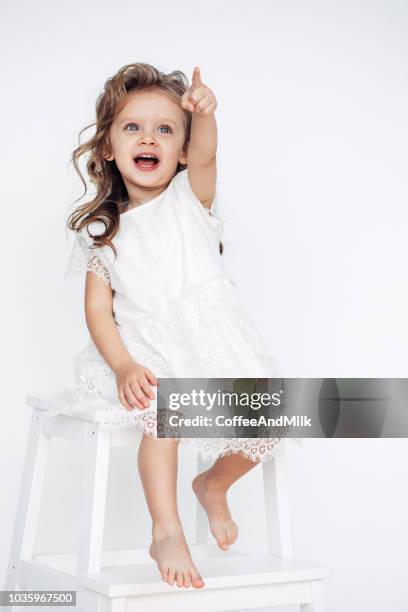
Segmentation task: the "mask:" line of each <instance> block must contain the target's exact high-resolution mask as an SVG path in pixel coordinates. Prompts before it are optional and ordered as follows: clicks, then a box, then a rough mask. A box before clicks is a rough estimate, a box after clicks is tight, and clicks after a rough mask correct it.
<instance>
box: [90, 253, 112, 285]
mask: <svg viewBox="0 0 408 612" xmlns="http://www.w3.org/2000/svg"><path fill="white" fill-rule="evenodd" d="M86 271H87V272H92V273H93V274H95V275H96V276H97V277H98V278H100V279H101V280H102V281H103V283H104V284H105V285H108V286H110V284H111V277H110V274H109V272H108V270H107V269H106V267H105V266H104V265H103V263H102V262H101V260H100V259H99V257H98V256H97V255H90V257H89V259H88V263H87V265H86Z"/></svg>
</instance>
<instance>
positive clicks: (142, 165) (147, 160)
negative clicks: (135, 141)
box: [134, 155, 160, 172]
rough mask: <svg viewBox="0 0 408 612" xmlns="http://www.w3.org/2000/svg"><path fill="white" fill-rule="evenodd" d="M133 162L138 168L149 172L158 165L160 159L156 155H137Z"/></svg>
mask: <svg viewBox="0 0 408 612" xmlns="http://www.w3.org/2000/svg"><path fill="white" fill-rule="evenodd" d="M134 162H135V164H136V167H137V168H138V170H143V172H151V171H152V170H155V169H156V168H157V167H158V165H159V163H160V160H159V158H158V157H156V155H138V156H137V157H135V158H134Z"/></svg>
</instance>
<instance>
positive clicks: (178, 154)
mask: <svg viewBox="0 0 408 612" xmlns="http://www.w3.org/2000/svg"><path fill="white" fill-rule="evenodd" d="M184 122H185V118H184V111H183V109H182V107H181V106H180V105H179V104H177V103H176V102H174V101H173V100H172V99H170V98H169V97H168V96H167V95H166V94H164V93H161V92H158V91H152V90H150V91H149V90H146V91H134V92H131V93H129V94H127V95H126V97H125V98H124V102H123V104H122V106H121V109H120V111H119V113H117V114H116V116H115V118H114V120H113V123H112V125H111V128H110V132H109V139H110V145H111V149H110V155H109V156H106V159H108V160H113V159H114V160H115V162H116V165H117V167H118V169H119V172H120V173H121V175H122V177H123V180H124V182H125V185H126V187H127V190H128V193H129V195H130V194H132V193H133V194H134V193H135V187H136V191H137V188H138V187H139V188H143V187H145V188H147V189H149V188H150V187H157V186H164V185H167V184H168V183H169V182H170V180H171V179H172V178H173V176H174V175H175V173H176V169H177V164H178V163H179V162H180V163H182V164H185V163H187V155H186V151H183V145H184V140H185V127H184V126H185V123H184ZM143 153H144V154H150V155H154V156H156V159H157V160H158V161H155V162H149V161H147V160H141V159H139V160H137V157H138V156H139V155H141V154H143Z"/></svg>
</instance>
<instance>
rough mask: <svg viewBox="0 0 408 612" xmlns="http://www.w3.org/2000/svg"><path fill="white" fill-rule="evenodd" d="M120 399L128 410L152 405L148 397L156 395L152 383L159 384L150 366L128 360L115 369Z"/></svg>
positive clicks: (141, 408)
mask: <svg viewBox="0 0 408 612" xmlns="http://www.w3.org/2000/svg"><path fill="white" fill-rule="evenodd" d="M115 376H116V384H117V387H118V393H119V399H120V401H121V403H122V404H123V406H124V407H125V408H126V409H127V410H133V408H134V407H137V408H139V409H140V410H143V409H144V408H147V407H148V406H149V405H150V402H149V400H148V399H147V398H148V397H149V398H150V399H154V398H155V395H154V393H153V391H152V389H151V387H150V384H152V385H155V386H157V378H156V376H155V375H154V374H153V372H151V371H150V370H149V369H148V368H145V367H144V366H142V365H141V364H139V363H136V361H133V360H131V361H126V362H125V363H123V364H122V365H121V366H119V367H118V368H117V369H116V370H115Z"/></svg>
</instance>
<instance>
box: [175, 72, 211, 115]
mask: <svg viewBox="0 0 408 612" xmlns="http://www.w3.org/2000/svg"><path fill="white" fill-rule="evenodd" d="M181 106H182V107H183V108H184V109H185V110H188V111H191V112H192V113H197V114H199V115H212V114H213V113H214V111H215V109H216V108H217V100H216V98H215V96H214V94H213V92H212V91H211V89H210V88H209V87H207V85H204V83H203V82H202V81H201V75H200V68H199V67H198V66H196V67H195V68H194V71H193V78H192V79H191V86H190V87H189V88H188V89H187V91H186V92H185V93H184V94H183V96H182V98H181Z"/></svg>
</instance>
